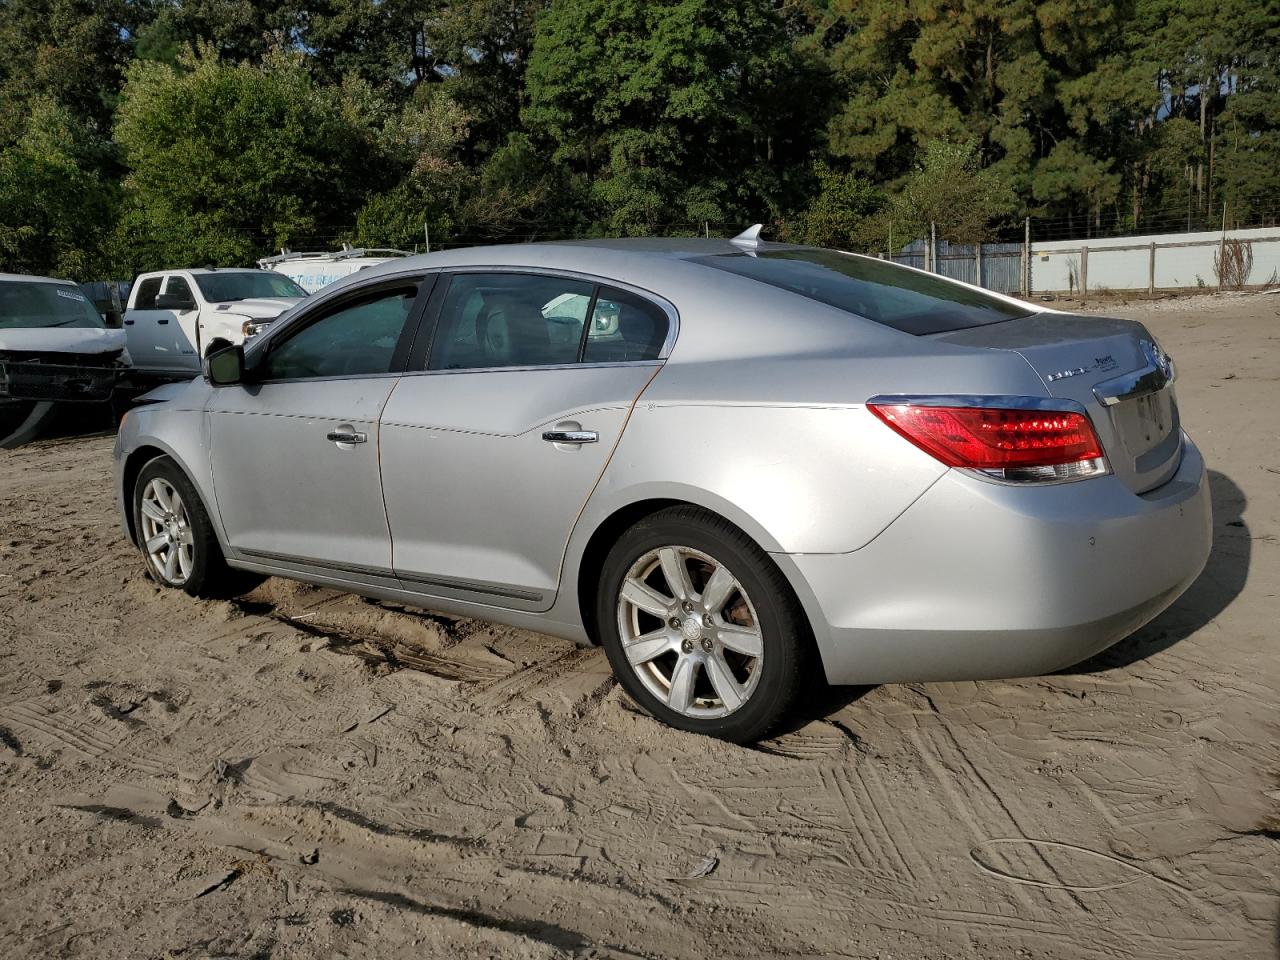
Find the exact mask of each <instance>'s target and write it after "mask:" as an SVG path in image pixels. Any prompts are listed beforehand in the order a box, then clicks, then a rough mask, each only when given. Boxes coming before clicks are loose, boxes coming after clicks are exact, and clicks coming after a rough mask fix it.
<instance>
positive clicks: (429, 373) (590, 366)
mask: <svg viewBox="0 0 1280 960" xmlns="http://www.w3.org/2000/svg"><path fill="white" fill-rule="evenodd" d="M662 363H663V361H662V360H608V361H601V362H599V363H532V364H523V365H521V366H514V365H513V366H510V367H458V368H457V369H454V370H407V371H405V372H404V373H402V374H399V376H402V377H437V376H441V375H448V376H459V375H461V374H467V373H528V372H530V371H533V370H599V369H608V368H611V367H660V366H662Z"/></svg>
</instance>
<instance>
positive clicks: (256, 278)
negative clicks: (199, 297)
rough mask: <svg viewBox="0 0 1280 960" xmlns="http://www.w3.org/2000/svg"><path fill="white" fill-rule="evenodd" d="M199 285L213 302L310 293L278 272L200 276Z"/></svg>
mask: <svg viewBox="0 0 1280 960" xmlns="http://www.w3.org/2000/svg"><path fill="white" fill-rule="evenodd" d="M196 285H197V286H198V287H199V288H200V292H201V293H203V294H204V298H205V299H206V300H208V301H209V302H210V303H231V302H232V301H235V300H253V299H257V298H258V297H305V296H306V295H307V291H305V290H303V289H302V288H301V287H300V286H298V285H297V284H296V283H294V282H293V281H292V280H290V279H289V278H288V277H286V276H285V275H284V274H283V273H276V272H275V271H274V270H228V271H225V272H223V271H219V272H218V273H197V274H196Z"/></svg>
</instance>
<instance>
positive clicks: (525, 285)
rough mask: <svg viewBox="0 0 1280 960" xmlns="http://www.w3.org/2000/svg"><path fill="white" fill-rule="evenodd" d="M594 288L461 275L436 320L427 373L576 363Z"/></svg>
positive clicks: (547, 279) (551, 280)
mask: <svg viewBox="0 0 1280 960" xmlns="http://www.w3.org/2000/svg"><path fill="white" fill-rule="evenodd" d="M593 292H594V288H593V286H592V285H591V284H590V283H587V282H585V281H581V280H572V279H569V278H566V277H551V276H541V275H538V274H527V273H459V274H455V275H454V276H453V278H452V279H451V281H450V283H449V291H448V293H447V294H446V295H445V298H444V303H443V304H442V305H441V308H440V317H439V319H438V320H437V322H436V333H435V337H434V339H433V341H432V346H431V356H430V358H429V360H428V364H427V368H428V369H429V370H483V369H490V368H495V367H542V366H554V365H560V364H567V363H575V362H577V359H578V351H579V348H580V347H581V345H582V333H583V326H584V324H585V323H586V319H587V313H588V311H589V310H590V309H591V302H592V294H593Z"/></svg>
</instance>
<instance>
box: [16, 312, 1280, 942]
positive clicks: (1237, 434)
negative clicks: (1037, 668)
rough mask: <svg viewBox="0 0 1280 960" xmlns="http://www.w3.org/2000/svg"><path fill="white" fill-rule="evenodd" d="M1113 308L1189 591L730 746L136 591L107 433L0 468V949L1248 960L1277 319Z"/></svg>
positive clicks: (315, 615) (479, 661) (431, 641)
mask: <svg viewBox="0 0 1280 960" xmlns="http://www.w3.org/2000/svg"><path fill="white" fill-rule="evenodd" d="M1109 309H1110V310H1111V311H1112V312H1116V313H1120V314H1124V315H1130V316H1135V317H1139V318H1141V319H1144V320H1146V321H1147V322H1148V323H1149V324H1150V326H1151V328H1152V329H1153V330H1154V331H1155V332H1156V333H1157V334H1158V336H1160V338H1161V339H1162V341H1163V342H1164V344H1165V346H1166V347H1167V348H1168V349H1169V350H1170V351H1171V352H1172V353H1173V355H1174V356H1175V357H1176V359H1177V361H1178V363H1179V369H1180V371H1181V377H1182V379H1181V383H1180V386H1179V391H1180V398H1181V403H1182V411H1183V417H1184V422H1185V424H1186V426H1187V428H1188V429H1189V430H1190V432H1191V433H1192V434H1193V435H1194V436H1195V438H1196V439H1197V440H1198V441H1199V443H1200V444H1201V446H1202V447H1203V449H1204V451H1205V454H1206V458H1207V459H1208V461H1209V463H1210V465H1211V467H1212V469H1213V473H1212V483H1213V496H1214V506H1215V510H1216V519H1215V523H1214V528H1215V535H1216V545H1215V548H1214V551H1213V556H1212V558H1211V560H1210V562H1209V568H1208V570H1207V571H1206V572H1205V574H1204V575H1203V577H1201V579H1200V580H1199V582H1198V583H1197V584H1196V585H1195V586H1194V587H1193V588H1192V589H1191V591H1190V592H1189V593H1188V594H1187V595H1186V596H1185V597H1184V598H1183V599H1182V600H1181V601H1180V602H1179V603H1178V604H1177V605H1176V606H1175V607H1173V608H1172V609H1170V610H1169V611H1168V612H1167V613H1166V614H1164V615H1163V616H1161V617H1160V618H1159V619H1158V620H1157V621H1156V622H1154V623H1152V624H1151V625H1150V626H1148V627H1147V628H1145V629H1144V630H1142V631H1141V632H1140V633H1139V634H1137V635H1136V636H1135V637H1133V638H1131V639H1130V640H1128V641H1126V642H1124V643H1122V644H1121V645H1120V646H1118V647H1117V648H1115V649H1113V650H1112V651H1109V652H1108V653H1106V654H1104V655H1103V656H1101V657H1099V658H1097V659H1095V660H1094V661H1092V662H1090V663H1088V664H1085V665H1082V666H1081V667H1078V668H1076V669H1074V670H1072V671H1068V672H1066V673H1064V674H1060V675H1056V676H1051V677H1041V678H1035V679H1028V680H1016V681H1007V682H992V683H957V684H946V683H941V684H922V685H916V686H890V687H880V688H876V689H871V690H860V689H849V690H841V691H833V692H831V694H830V695H829V696H828V697H826V699H824V700H823V701H822V702H819V703H815V704H814V705H813V709H812V710H811V711H810V713H809V715H808V716H807V717H804V718H801V719H800V720H798V721H797V723H796V725H795V729H793V730H791V731H790V732H788V733H786V734H785V735H783V736H781V737H779V738H778V739H776V740H773V741H770V742H768V743H765V744H762V745H760V746H759V747H758V748H754V749H748V748H742V747H735V746H729V745H727V744H723V743H719V742H716V741H711V740H706V739H703V738H700V737H695V736H691V735H687V734H682V733H678V732H675V731H672V730H669V729H665V728H662V727H659V726H658V725H657V724H655V723H654V722H652V721H651V720H649V719H647V718H646V717H644V716H642V715H640V714H638V713H637V712H636V710H635V709H634V708H633V707H632V706H631V705H630V704H629V703H628V702H627V700H626V699H625V697H623V696H622V695H621V693H620V692H619V690H618V689H617V688H616V686H615V685H614V684H613V682H612V681H611V679H610V676H609V672H608V669H607V666H606V663H605V659H604V657H603V655H602V654H601V653H600V652H599V651H594V650H578V649H575V648H574V647H572V646H571V645H569V644H566V643H563V642H560V641H557V640H552V639H549V638H546V637H541V636H537V635H534V634H530V633H522V632H519V631H513V630H507V629H501V628H495V627H491V626H488V625H485V624H482V623H477V622H471V621H465V620H462V621H455V620H452V619H448V618H444V617H439V616H435V615H432V614H430V613H428V612H423V611H417V610H407V609H401V608H397V607H394V606H390V605H386V604H379V603H372V602H367V601H363V600H360V599H358V598H354V597H349V596H344V595H338V594H334V593H332V592H328V591H324V590H316V589H311V588H307V587H302V586H298V585H296V584H290V583H287V582H284V581H279V580H272V581H268V582H267V583H265V584H264V585H263V586H261V587H259V588H258V589H257V590H256V591H254V592H253V593H252V594H250V595H248V596H247V597H245V598H244V599H243V600H241V601H237V602H234V603H198V602H195V601H192V600H190V599H188V598H187V597H186V596H185V595H183V594H181V593H174V592H168V591H165V592H162V591H160V590H158V589H156V588H155V587H154V586H153V585H152V584H151V583H150V582H149V581H148V580H146V579H145V578H144V576H143V573H142V564H141V561H140V560H139V558H138V557H137V556H136V555H135V554H134V553H133V552H132V551H131V550H130V549H129V548H127V547H126V545H125V543H124V541H123V540H122V538H121V536H120V534H119V532H118V530H117V528H116V518H115V514H114V510H113V507H112V494H111V489H110V481H109V459H110V448H111V440H110V438H109V437H105V436H97V437H87V438H63V439H60V440H52V441H46V442H43V443H40V444H36V445H33V446H29V447H27V448H25V449H22V450H19V451H15V452H12V453H3V454H0V956H4V957H60V956H83V957H95V958H114V957H183V958H191V957H196V958H199V957H214V956H218V957H221V956H236V957H257V958H266V957H319V956H324V957H343V956H348V957H371V956H379V957H401V956H404V957H409V956H413V957H424V956H425V957H436V956H440V957H444V956H449V957H452V956H459V957H490V956H493V957H520V958H524V957H595V958H610V957H707V956H713V955H714V956H718V957H744V958H746V957H761V956H773V955H799V956H813V957H885V958H887V957H895V958H914V957H919V958H931V960H936V958H985V957H1035V958H1045V957H1073V958H1075V957H1078V958H1098V960H1114V958H1136V957H1151V958H1181V957H1186V958H1197V960H1215V958H1222V960H1228V958H1230V960H1238V958H1253V957H1272V956H1275V955H1276V953H1277V948H1278V946H1280V939H1278V935H1277V926H1276V924H1277V915H1278V914H1280V896H1278V890H1280V779H1278V778H1280V747H1278V745H1277V744H1278V741H1280V711H1278V710H1277V703H1280V655H1278V654H1277V629H1276V620H1277V611H1278V607H1277V603H1276V593H1277V588H1278V587H1280V543H1278V542H1277V536H1280V522H1278V520H1280V438H1278V436H1277V434H1278V432H1280V428H1278V427H1277V413H1278V412H1280V297H1249V298H1226V299H1223V300H1220V301H1217V300H1213V299H1212V298H1199V299H1194V300H1180V301H1169V302H1165V303H1159V304H1155V305H1140V304H1137V305H1135V304H1128V305H1121V306H1111V307H1110V308H1109ZM697 874H703V875H702V876H697ZM691 875H692V876H691Z"/></svg>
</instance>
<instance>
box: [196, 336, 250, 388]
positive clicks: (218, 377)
mask: <svg viewBox="0 0 1280 960" xmlns="http://www.w3.org/2000/svg"><path fill="white" fill-rule="evenodd" d="M204 378H205V379H206V380H208V381H209V382H210V383H211V384H213V385H214V386H215V387H230V386H233V385H234V384H237V383H244V382H245V368H244V347H242V346H240V345H239V344H236V345H235V346H233V347H226V348H224V349H222V350H216V351H214V352H213V353H211V354H209V355H208V356H207V357H205V358H204Z"/></svg>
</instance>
